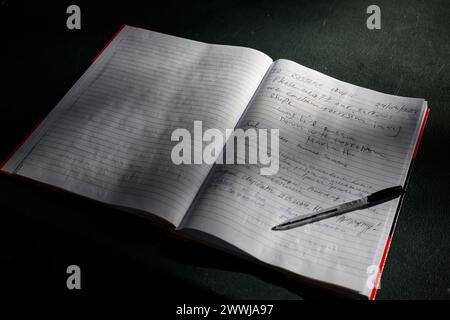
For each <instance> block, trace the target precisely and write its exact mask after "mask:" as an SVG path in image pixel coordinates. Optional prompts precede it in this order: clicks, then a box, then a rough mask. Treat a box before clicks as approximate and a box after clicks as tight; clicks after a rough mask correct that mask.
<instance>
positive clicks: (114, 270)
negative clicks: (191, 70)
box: [0, 0, 450, 299]
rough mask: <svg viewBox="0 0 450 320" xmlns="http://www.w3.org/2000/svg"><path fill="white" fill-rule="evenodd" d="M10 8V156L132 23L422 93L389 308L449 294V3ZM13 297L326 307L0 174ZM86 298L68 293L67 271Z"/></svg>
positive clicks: (5, 13) (3, 13)
mask: <svg viewBox="0 0 450 320" xmlns="http://www.w3.org/2000/svg"><path fill="white" fill-rule="evenodd" d="M372 2H373V1H356V0H354V1H326V0H314V1H300V0H298V1H291V2H288V1H255V2H252V3H249V2H245V1H242V0H239V1H195V2H192V3H191V2H188V1H182V2H181V1H180V3H178V2H173V1H158V2H151V1H145V2H144V1H142V2H140V3H136V4H133V3H132V2H130V1H122V2H121V3H114V4H112V3H108V2H105V3H103V4H97V5H96V6H94V5H93V4H92V3H89V2H82V1H78V2H76V1H75V3H77V4H78V5H79V6H80V7H81V13H82V21H81V23H82V29H81V30H76V31H69V30H67V28H66V18H67V14H66V8H67V6H68V5H69V4H71V3H69V2H65V1H55V2H54V3H50V2H48V3H47V2H33V3H23V2H21V1H14V0H6V1H4V0H3V1H1V2H0V24H1V28H0V32H1V34H2V35H1V50H0V52H1V59H0V64H1V67H0V70H1V75H2V79H3V80H6V81H4V82H3V84H2V90H1V103H0V105H1V117H0V130H1V135H0V157H1V158H4V157H6V155H7V154H8V153H9V152H10V151H11V150H12V149H13V148H14V146H15V145H16V144H17V143H18V142H19V141H20V140H21V138H22V137H23V136H24V135H25V134H26V133H27V131H29V129H30V128H31V127H33V125H34V124H35V122H36V120H37V119H38V118H40V117H44V116H45V115H46V114H47V113H48V112H49V111H50V110H51V109H52V108H53V106H54V105H55V104H56V103H57V102H58V101H59V99H60V98H61V97H62V96H63V95H64V94H65V93H66V92H67V90H68V89H69V88H70V87H71V85H73V84H74V83H75V81H76V80H77V79H78V78H79V77H80V76H81V74H82V73H83V72H84V71H85V70H86V69H87V67H88V66H89V65H90V63H91V62H90V61H91V59H92V58H93V57H94V56H95V55H96V53H97V52H98V51H99V50H100V49H101V48H102V47H103V46H104V45H105V44H106V43H107V41H108V39H109V38H110V37H111V36H112V35H113V34H114V33H115V31H116V30H117V29H118V28H119V27H120V26H121V25H122V24H123V23H128V24H131V25H136V26H142V27H145V28H149V29H152V30H155V31H160V32H164V33H168V34H172V35H176V36H180V37H185V38H190V39H195V40H199V41H204V42H210V43H219V44H230V45H238V46H247V47H252V48H255V49H259V50H261V51H263V52H265V53H267V54H268V55H270V56H271V57H272V58H274V59H278V58H286V59H291V60H294V61H297V62H299V63H301V64H303V65H305V66H307V67H310V68H313V69H315V70H318V71H321V72H323V73H326V74H328V75H330V76H333V77H335V78H338V79H340V80H343V81H347V82H351V83H354V84H357V85H360V86H363V87H367V88H371V89H374V90H378V91H382V92H386V93H392V94H398V95H403V96H414V97H423V98H426V99H427V100H428V101H429V105H430V107H431V114H430V118H429V121H428V125H427V127H426V130H425V133H424V135H423V139H422V145H421V148H420V151H419V154H418V157H417V160H416V163H415V166H414V169H413V173H412V177H411V181H410V185H409V189H408V193H407V196H406V199H405V202H404V205H403V207H402V210H401V214H400V218H399V221H398V225H397V229H396V232H395V235H394V239H393V242H392V245H391V250H390V252H389V255H388V260H387V263H386V267H385V270H384V273H383V277H382V282H381V290H380V292H379V294H378V298H379V299H405V298H406V299H408V298H414V299H428V298H439V299H448V298H450V235H449V233H450V210H449V207H450V203H449V201H448V199H449V197H450V195H449V191H450V189H449V181H450V175H449V165H450V158H449V156H448V154H449V147H450V145H449V142H450V140H449V137H450V134H449V132H450V130H449V124H450V104H449V99H450V61H449V57H450V2H449V1H444V0H442V1H422V0H420V1H419V0H402V1H384V0H383V1H382V0H377V1H376V2H375V4H377V5H378V6H379V7H380V8H381V30H368V29H367V28H366V19H367V17H368V15H367V14H366V8H367V6H368V5H370V4H372ZM0 188H1V196H0V214H1V222H0V252H1V254H0V266H1V268H2V269H4V271H2V286H1V289H0V290H2V291H6V292H8V293H10V294H21V295H23V294H26V293H28V294H30V295H36V296H37V295H39V296H42V295H44V296H47V295H48V296H58V295H65V294H67V295H74V294H78V295H88V296H92V297H95V296H96V295H99V294H101V295H120V294H127V295H132V296H144V297H167V298H173V297H178V298H192V297H202V298H205V297H206V298H222V297H226V298H261V299H272V298H275V299H279V298H281V299H298V298H328V297H329V296H328V295H324V294H323V293H321V292H319V291H317V290H314V289H310V288H307V287H305V286H301V285H298V284H294V283H292V282H290V281H287V280H286V279H284V278H283V277H281V276H279V275H278V274H276V273H273V272H271V271H268V270H267V269H266V268H263V267H258V266H255V265H254V264H252V263H249V262H244V261H242V260H240V259H238V258H235V257H231V256H229V255H227V254H224V253H221V252H218V251H216V250H213V249H209V248H206V247H204V246H202V245H200V244H193V243H189V242H183V241H179V240H175V239H173V238H171V237H168V236H167V234H165V233H164V232H162V231H161V230H160V229H157V228H155V227H154V226H153V225H151V224H150V223H149V222H148V221H146V220H144V219H142V218H139V217H136V216H133V215H130V214H127V213H124V212H121V211H118V210H114V209H111V208H109V207H107V206H103V205H101V204H98V203H95V202H93V201H88V200H83V199H80V198H78V197H76V196H73V195H67V194H59V193H55V192H53V191H50V190H47V189H45V188H41V187H39V186H36V185H33V184H30V183H26V182H24V181H21V180H19V179H17V178H14V177H7V176H1V177H0ZM70 264H77V265H79V266H80V267H81V270H82V290H81V291H80V292H73V291H70V292H69V291H68V290H67V289H66V287H65V281H66V276H67V275H66V267H67V266H68V265H70Z"/></svg>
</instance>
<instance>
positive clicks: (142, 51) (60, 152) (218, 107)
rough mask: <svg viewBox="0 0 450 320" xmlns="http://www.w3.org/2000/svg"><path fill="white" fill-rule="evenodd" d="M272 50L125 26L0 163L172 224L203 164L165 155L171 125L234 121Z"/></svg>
mask: <svg viewBox="0 0 450 320" xmlns="http://www.w3.org/2000/svg"><path fill="white" fill-rule="evenodd" d="M271 62H272V61H271V59H270V58H269V57H268V56H266V55H265V54H263V53H261V52H258V51H256V50H253V49H247V48H242V47H231V46H220V45H209V44H205V43H201V42H196V41H191V40H186V39H181V38H177V37H173V36H169V35H164V34H160V33H156V32H152V31H148V30H143V29H139V28H133V27H128V26H127V27H125V28H124V29H122V31H121V32H120V33H119V35H118V36H117V37H116V38H115V39H114V41H113V42H112V43H111V44H110V45H109V46H108V48H107V49H106V50H105V51H104V52H103V53H102V55H101V56H100V57H99V58H98V59H97V60H96V61H95V63H94V64H93V65H92V66H91V67H90V68H89V70H88V71H87V72H86V73H85V74H84V75H83V76H82V77H81V78H80V80H79V81H78V82H77V83H76V84H75V86H74V87H73V88H72V89H71V90H70V91H69V93H68V94H67V95H66V96H65V97H64V98H63V100H62V101H61V102H60V103H59V104H58V105H57V107H56V108H55V109H54V110H53V111H52V113H51V114H50V115H49V116H48V117H47V119H46V121H45V122H44V124H43V125H41V126H40V128H39V129H38V131H37V132H36V133H35V134H34V135H33V136H32V137H31V139H29V140H28V142H27V143H26V144H25V145H24V147H22V148H21V150H19V152H17V154H16V156H15V157H13V159H11V161H10V162H9V163H8V164H7V165H6V167H5V169H6V170H7V171H10V172H15V173H17V174H19V175H22V176H26V177H29V178H32V179H35V180H38V181H42V182H45V183H48V184H51V185H54V186H57V187H61V188H63V189H66V190H69V191H72V192H75V193H77V194H81V195H83V196H86V197H89V198H93V199H96V200H100V201H104V202H106V203H109V204H114V205H119V206H126V207H131V208H135V209H140V210H143V211H146V212H151V213H153V214H156V215H158V216H160V217H162V218H164V219H166V220H168V221H169V222H171V223H172V224H174V225H178V223H179V222H180V220H181V219H182V217H183V216H184V214H185V213H186V211H187V209H188V207H189V206H190V204H191V203H192V200H193V199H194V197H195V195H196V193H197V191H198V190H199V188H200V186H201V184H202V182H203V180H204V179H205V177H206V176H207V174H208V172H209V169H210V166H209V165H179V166H177V165H174V164H173V163H172V161H171V157H170V155H171V150H172V147H173V146H174V145H175V144H176V143H177V142H172V141H171V138H170V137H171V133H172V131H173V130H175V129H176V128H186V129H188V130H189V131H190V132H192V127H193V122H194V120H202V121H203V128H204V130H206V129H208V128H219V129H225V128H233V127H234V126H235V125H236V123H237V122H238V119H239V118H240V116H241V114H242V113H243V111H244V110H245V108H246V106H247V104H248V102H249V101H250V99H251V97H252V95H253V94H254V92H255V90H256V88H257V87H258V85H259V84H260V82H261V80H262V78H263V77H264V75H265V73H266V71H267V70H268V68H269V66H270V64H271Z"/></svg>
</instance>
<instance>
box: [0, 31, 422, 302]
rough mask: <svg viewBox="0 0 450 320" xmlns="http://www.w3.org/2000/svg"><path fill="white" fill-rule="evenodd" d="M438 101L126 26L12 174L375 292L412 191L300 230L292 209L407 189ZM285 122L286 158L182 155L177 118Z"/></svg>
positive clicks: (224, 123) (236, 123) (307, 274)
mask: <svg viewBox="0 0 450 320" xmlns="http://www.w3.org/2000/svg"><path fill="white" fill-rule="evenodd" d="M427 114H428V107H427V103H426V101H424V100H423V99H414V98H405V97H399V96H393V95H387V94H383V93H379V92H375V91H372V90H368V89H365V88H361V87H358V86H355V85H351V84H348V83H345V82H342V81H339V80H336V79H333V78H331V77H329V76H326V75H324V74H322V73H319V72H316V71H314V70H311V69H308V68H306V67H303V66H301V65H299V64H297V63H295V62H292V61H288V60H277V61H273V60H272V59H271V58H270V57H268V56H267V55H265V54H264V53H262V52H259V51H257V50H254V49H249V48H244V47H234V46H223V45H210V44H206V43H201V42H197V41H191V40H187V39H182V38H177V37H174V36H169V35H165V34H161V33H157V32H152V31H148V30H144V29H140V28H135V27H130V26H124V27H122V29H121V30H120V32H119V33H118V34H117V35H116V36H115V37H114V38H113V40H112V41H111V42H110V43H109V44H108V46H107V47H106V48H105V49H104V50H103V51H102V52H101V54H100V55H99V56H98V57H97V58H96V59H95V61H94V63H93V64H92V65H91V66H90V67H89V69H88V70H87V71H86V72H85V73H84V74H83V76H82V77H81V78H80V79H79V80H78V81H77V82H76V84H75V85H74V86H73V87H72V88H71V89H70V91H69V92H68V93H67V94H66V95H65V96H64V97H63V99H62V100H61V101H60V102H59V103H58V104H57V106H56V107H55V108H54V109H53V111H52V112H51V113H50V114H49V115H48V116H47V117H46V118H45V120H44V121H43V122H42V123H41V124H40V125H39V126H38V127H37V129H36V130H35V131H34V132H33V133H32V134H31V136H30V137H29V138H28V139H27V140H26V141H25V142H24V143H23V144H22V145H21V146H20V147H19V148H18V149H17V151H16V152H15V153H14V154H13V155H12V156H11V157H10V158H9V159H8V160H7V161H6V163H5V164H4V166H3V168H2V171H4V172H7V173H10V174H15V175H19V176H23V177H26V178H30V179H33V180H37V181H40V182H43V183H45V184H49V185H52V186H56V187H59V188H62V189H64V190H67V191H70V192H73V193H76V194H78V195H82V196H85V197H88V198H91V199H95V200H98V201H101V202H104V203H107V204H110V205H114V206H118V207H121V208H123V209H125V210H129V211H133V212H136V213H139V214H141V215H144V216H147V217H158V218H160V219H163V220H165V221H167V222H168V223H169V224H170V225H173V227H174V229H175V230H176V232H180V233H182V234H188V235H189V236H190V237H192V236H193V237H196V238H200V239H202V240H203V241H205V242H208V243H211V244H212V243H213V244H214V245H216V246H217V245H219V246H222V247H224V248H227V249H231V250H234V251H235V252H240V253H241V254H244V255H247V256H248V257H252V259H253V258H254V259H256V260H258V261H260V262H263V263H265V264H267V265H270V266H272V267H276V268H279V269H283V270H285V271H288V272H289V273H294V274H297V275H299V276H301V278H303V279H308V280H312V281H314V282H317V283H318V284H320V285H322V286H329V287H332V288H337V289H339V290H340V289H342V290H343V291H345V292H351V293H355V294H357V295H361V296H365V297H368V298H369V297H370V298H373V297H374V294H375V292H376V290H375V289H374V288H373V286H371V285H369V284H370V283H373V281H371V277H372V279H373V275H374V272H373V266H376V267H377V272H376V275H378V276H379V275H380V274H381V271H379V272H378V268H380V269H381V268H382V266H383V263H384V259H385V257H386V252H387V249H388V247H389V243H390V235H391V233H392V230H393V227H394V225H395V221H396V216H397V212H398V209H399V207H400V202H401V199H397V200H394V201H390V202H387V203H384V204H381V205H379V206H376V207H373V208H369V209H365V210H361V211H355V212H351V213H348V214H345V215H342V216H340V217H336V218H332V219H328V220H324V221H321V222H317V223H314V224H310V225H307V226H304V227H301V228H296V229H292V230H289V231H284V232H274V231H271V228H272V227H273V226H274V225H276V224H278V223H280V222H282V221H283V220H285V219H287V218H291V217H293V216H296V215H299V214H307V213H310V212H311V211H313V210H318V209H320V208H325V207H328V206H333V205H336V204H338V203H342V202H345V201H349V200H354V199H357V198H360V197H362V196H365V195H367V194H369V193H372V192H375V191H377V190H380V189H383V188H386V187H391V186H395V185H403V186H405V184H406V181H407V177H408V172H409V169H410V167H411V163H412V160H413V159H414V156H415V152H416V149H417V146H418V143H419V140H420V135H421V131H422V129H423V126H424V123H425V120H426V116H427ZM194 120H202V121H203V130H206V129H208V128H218V129H221V130H225V129H227V128H236V127H241V128H243V129H245V128H248V127H252V126H253V127H254V126H255V125H256V126H258V127H259V128H276V129H279V130H280V131H279V132H280V147H279V154H280V165H279V171H278V173H277V174H275V175H261V174H260V171H259V167H258V165H209V164H196V165H185V164H182V165H175V164H173V162H172V161H171V158H170V156H171V150H172V148H173V146H174V145H175V144H176V142H172V141H171V139H170V137H171V133H172V132H173V130H175V129H176V128H188V129H189V128H192V127H193V123H194Z"/></svg>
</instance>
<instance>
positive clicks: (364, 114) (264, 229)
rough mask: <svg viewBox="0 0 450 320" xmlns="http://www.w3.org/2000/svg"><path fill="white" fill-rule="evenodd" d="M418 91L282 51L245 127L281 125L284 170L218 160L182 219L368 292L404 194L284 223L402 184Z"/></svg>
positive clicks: (417, 116) (286, 264)
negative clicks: (373, 82)
mask: <svg viewBox="0 0 450 320" xmlns="http://www.w3.org/2000/svg"><path fill="white" fill-rule="evenodd" d="M424 111H425V108H424V101H423V100H422V99H412V98H401V97H395V96H390V95H385V94H381V93H377V92H374V91H371V90H367V89H363V88H360V87H357V86H354V85H351V84H347V83H344V82H341V81H338V80H335V79H333V78H330V77H328V76H325V75H323V74H321V73H319V72H316V71H313V70H310V69H308V68H305V67H302V66H300V65H298V64H296V63H293V62H291V61H287V60H279V61H276V62H275V63H274V65H273V67H272V69H271V70H270V72H269V74H268V77H267V78H266V79H265V81H264V82H263V83H262V86H261V87H260V90H259V91H258V93H257V94H256V96H255V99H254V101H253V102H252V105H251V106H250V107H249V110H248V112H247V114H246V115H245V117H244V118H243V121H242V122H241V126H242V128H244V129H246V128H250V127H256V128H268V129H270V128H274V129H277V128H278V129H280V170H279V172H278V174H276V175H273V176H263V175H260V174H259V167H258V166H245V165H222V166H218V167H217V168H216V169H215V171H214V173H213V175H212V178H211V180H210V183H209V185H208V188H206V191H205V193H203V194H202V195H201V197H200V199H199V202H198V204H197V206H196V207H195V209H194V210H193V212H192V215H190V216H189V219H188V221H187V222H186V225H185V226H184V227H185V228H192V229H198V230H201V231H204V232H209V233H211V234H213V235H215V236H217V237H219V238H221V239H223V240H225V241H227V242H229V243H230V244H232V245H234V246H236V247H238V248H240V249H242V250H244V251H246V252H247V253H249V254H251V255H253V256H254V257H256V258H258V259H260V260H262V261H264V262H266V263H269V264H272V265H275V266H278V267H282V268H285V269H287V270H290V271H293V272H295V273H298V274H301V275H304V276H307V277H310V278H313V279H316V280H320V281H324V282H328V283H332V284H335V285H339V286H343V287H346V288H349V289H352V290H356V291H358V292H360V293H362V294H364V295H367V296H368V295H369V292H370V287H369V286H366V283H367V281H368V277H369V275H373V270H372V271H370V272H371V273H370V274H369V273H368V270H367V268H368V267H369V266H371V265H375V266H376V267H378V266H379V264H380V259H381V255H382V251H383V248H384V245H385V243H386V239H387V236H388V233H389V229H390V227H391V224H392V223H393V218H394V214H395V210H396V208H397V205H398V200H395V201H391V202H388V203H384V204H382V205H379V206H377V207H373V208H369V209H366V210H361V211H355V212H352V213H348V214H345V215H342V216H339V217H335V218H331V219H328V220H323V221H321V222H317V223H314V224H310V225H307V226H304V227H301V228H296V229H292V230H288V231H271V230H270V229H271V228H272V227H273V226H274V225H276V224H279V223H281V222H283V221H284V220H286V219H289V218H292V217H294V216H297V215H301V214H307V213H310V212H311V211H317V210H319V209H322V208H326V207H331V206H334V205H336V204H339V203H343V202H346V201H350V200H355V199H358V198H361V197H363V196H365V195H368V194H370V193H372V192H375V191H377V190H380V189H383V188H385V187H390V186H395V185H403V184H404V183H405V179H406V175H407V171H408V168H409V165H410V161H411V158H412V153H413V150H414V146H415V144H416V141H417V137H418V132H419V127H420V125H421V122H422V119H423V117H424Z"/></svg>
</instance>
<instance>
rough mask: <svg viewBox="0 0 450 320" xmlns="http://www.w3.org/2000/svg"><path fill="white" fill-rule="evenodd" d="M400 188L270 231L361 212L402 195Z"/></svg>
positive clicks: (293, 219) (323, 211)
mask: <svg viewBox="0 0 450 320" xmlns="http://www.w3.org/2000/svg"><path fill="white" fill-rule="evenodd" d="M404 192H405V191H404V189H403V187H402V186H396V187H391V188H387V189H383V190H380V191H377V192H375V193H372V194H370V195H368V196H366V197H364V198H361V199H358V200H353V201H350V202H346V203H342V204H340V205H337V206H335V207H332V208H328V209H323V210H320V211H317V212H313V213H310V214H307V215H303V216H299V217H295V218H292V219H289V220H286V221H284V222H283V223H280V224H278V225H276V226H275V227H273V228H272V230H276V231H282V230H289V229H293V228H297V227H301V226H304V225H306V224H310V223H313V222H317V221H320V220H324V219H328V218H332V217H336V216H339V215H341V214H344V213H347V212H350V211H355V210H361V209H365V208H369V207H373V206H376V205H378V204H381V203H384V202H387V201H390V200H393V199H395V198H397V197H399V196H400V195H402V194H403V193H404Z"/></svg>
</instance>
